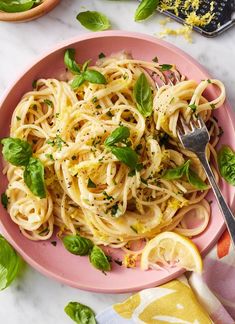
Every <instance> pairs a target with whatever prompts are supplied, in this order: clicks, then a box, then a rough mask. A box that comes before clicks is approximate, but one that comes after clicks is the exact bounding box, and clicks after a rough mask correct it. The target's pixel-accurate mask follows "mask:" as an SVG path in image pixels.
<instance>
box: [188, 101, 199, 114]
mask: <svg viewBox="0 0 235 324" xmlns="http://www.w3.org/2000/svg"><path fill="white" fill-rule="evenodd" d="M188 106H189V108H190V109H191V110H192V111H193V112H195V111H196V110H197V106H196V105H195V104H194V103H193V104H191V105H188Z"/></svg>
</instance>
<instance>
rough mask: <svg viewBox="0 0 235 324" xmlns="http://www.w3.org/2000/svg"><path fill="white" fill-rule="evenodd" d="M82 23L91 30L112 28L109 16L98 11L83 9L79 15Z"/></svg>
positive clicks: (78, 17) (78, 18)
mask: <svg viewBox="0 0 235 324" xmlns="http://www.w3.org/2000/svg"><path fill="white" fill-rule="evenodd" d="M77 20H78V21H79V22H80V23H81V25H82V26H83V27H85V28H87V29H89V30H91V31H101V30H106V29H109V28H110V22H109V20H108V18H107V17H106V16H105V15H104V14H102V13H100V12H98V11H83V12H80V13H79V14H78V15H77Z"/></svg>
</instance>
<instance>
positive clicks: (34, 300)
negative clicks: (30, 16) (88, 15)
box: [0, 0, 235, 324]
mask: <svg viewBox="0 0 235 324" xmlns="http://www.w3.org/2000/svg"><path fill="white" fill-rule="evenodd" d="M136 5H137V2H136V1H135V0H130V1H108V0H93V1H86V0H61V3H60V4H59V5H58V7H57V8H55V9H54V10H53V11H52V12H51V13H49V14H48V15H46V16H45V17H42V18H40V19H38V20H36V21H32V22H28V23H21V24H15V23H4V22H0V96H1V95H2V94H3V92H4V90H5V89H6V88H7V87H9V85H10V84H11V82H12V81H14V79H15V78H16V77H17V75H18V74H19V73H20V72H21V71H23V69H24V68H26V67H27V65H28V64H30V63H31V62H32V61H33V60H34V59H35V58H36V57H37V56H38V55H40V54H42V53H43V52H45V51H46V50H48V49H50V48H51V47H53V46H54V45H55V44H56V43H58V42H61V41H63V40H65V39H68V38H71V37H74V36H76V35H79V34H81V33H85V32H86V30H85V29H84V28H83V27H81V26H80V24H79V23H78V22H77V21H76V14H77V13H78V12H79V11H81V10H83V9H90V10H99V11H102V12H104V13H106V14H107V15H108V16H109V17H110V20H111V22H112V27H113V29H122V30H128V31H139V32H142V33H146V34H150V35H153V34H154V33H158V32H159V31H160V30H162V26H160V24H159V21H160V20H161V19H162V17H161V16H160V15H158V16H157V15H156V16H154V17H152V18H151V19H150V20H148V21H147V22H145V23H141V24H140V23H135V22H134V21H133V13H134V10H135V7H136ZM175 26H176V25H175ZM167 40H168V41H169V42H171V43H174V44H175V45H177V46H178V47H180V48H181V49H183V50H185V51H186V52H187V53H189V54H191V55H192V56H193V57H194V58H196V59H198V60H199V61H200V62H201V63H202V64H203V65H204V66H205V67H206V68H207V69H208V70H209V72H210V73H211V74H212V75H213V76H214V77H217V78H219V79H221V80H222V81H223V82H224V83H225V84H226V87H227V92H228V98H229V99H230V101H231V103H232V105H233V107H235V27H234V28H233V29H231V30H230V31H228V32H226V33H225V34H224V35H222V36H220V37H218V38H216V39H206V38H203V37H202V36H200V35H196V34H194V35H193V44H189V43H187V42H186V41H185V40H184V39H183V38H172V37H169V38H167ZM233 103H234V104H233ZM0 118H1V117H0ZM125 296H126V295H104V294H95V293H90V292H84V291H81V290H77V289H73V288H70V287H66V286H64V285H61V284H60V283H58V282H55V281H53V280H51V279H48V278H46V277H44V276H42V275H41V274H39V273H38V272H36V271H35V270H33V269H31V268H30V267H27V269H26V270H25V271H24V273H23V274H22V275H21V277H20V278H18V279H17V280H16V281H15V282H14V284H13V285H12V286H11V287H10V288H8V289H7V290H5V291H3V292H1V293H0V323H3V324H18V323H21V324H32V323H34V324H42V323H47V324H55V323H56V324H62V323H71V321H70V320H69V318H67V316H66V315H65V313H64V311H63V309H64V306H65V305H66V304H67V302H69V301H80V302H82V303H85V304H87V305H89V306H91V307H92V308H93V309H94V310H95V311H96V312H99V311H101V310H102V309H104V308H105V307H106V306H108V305H111V304H112V303H114V302H117V301H121V300H123V299H124V298H125ZM104 324H105V323H104Z"/></svg>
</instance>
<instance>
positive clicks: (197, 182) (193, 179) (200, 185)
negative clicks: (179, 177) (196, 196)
mask: <svg viewBox="0 0 235 324" xmlns="http://www.w3.org/2000/svg"><path fill="white" fill-rule="evenodd" d="M186 176H187V178H188V182H189V183H190V184H191V185H192V186H194V187H195V188H197V189H199V190H206V189H208V185H207V184H205V182H203V181H202V179H201V178H199V176H198V175H197V174H196V173H195V172H194V171H192V170H190V169H189V168H188V169H187V170H186Z"/></svg>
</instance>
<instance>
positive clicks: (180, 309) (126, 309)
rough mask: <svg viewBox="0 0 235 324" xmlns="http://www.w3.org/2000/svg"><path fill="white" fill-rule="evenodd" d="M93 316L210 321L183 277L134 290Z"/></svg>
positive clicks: (151, 323)
mask: <svg viewBox="0 0 235 324" xmlns="http://www.w3.org/2000/svg"><path fill="white" fill-rule="evenodd" d="M101 315H102V314H101ZM97 319H98V323H102V324H103V323H105V324H108V323H112V324H114V323H118V324H122V323H147V324H166V323H180V324H211V323H213V322H212V320H211V319H210V317H209V315H208V314H207V312H206V311H205V310H204V309H203V308H202V306H201V305H200V304H199V302H198V300H197V298H196V296H195V295H194V293H193V290H192V289H191V287H190V286H189V284H188V281H187V279H186V277H185V276H181V277H180V278H178V279H176V280H172V281H170V282H168V283H166V284H164V285H162V286H159V287H155V288H150V289H145V290H143V291H141V292H138V293H136V294H134V295H132V296H131V297H129V298H128V299H127V300H125V301H124V302H122V303H119V304H115V305H113V306H112V307H111V308H110V309H109V312H108V313H107V312H106V313H103V317H102V316H98V318H97Z"/></svg>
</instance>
